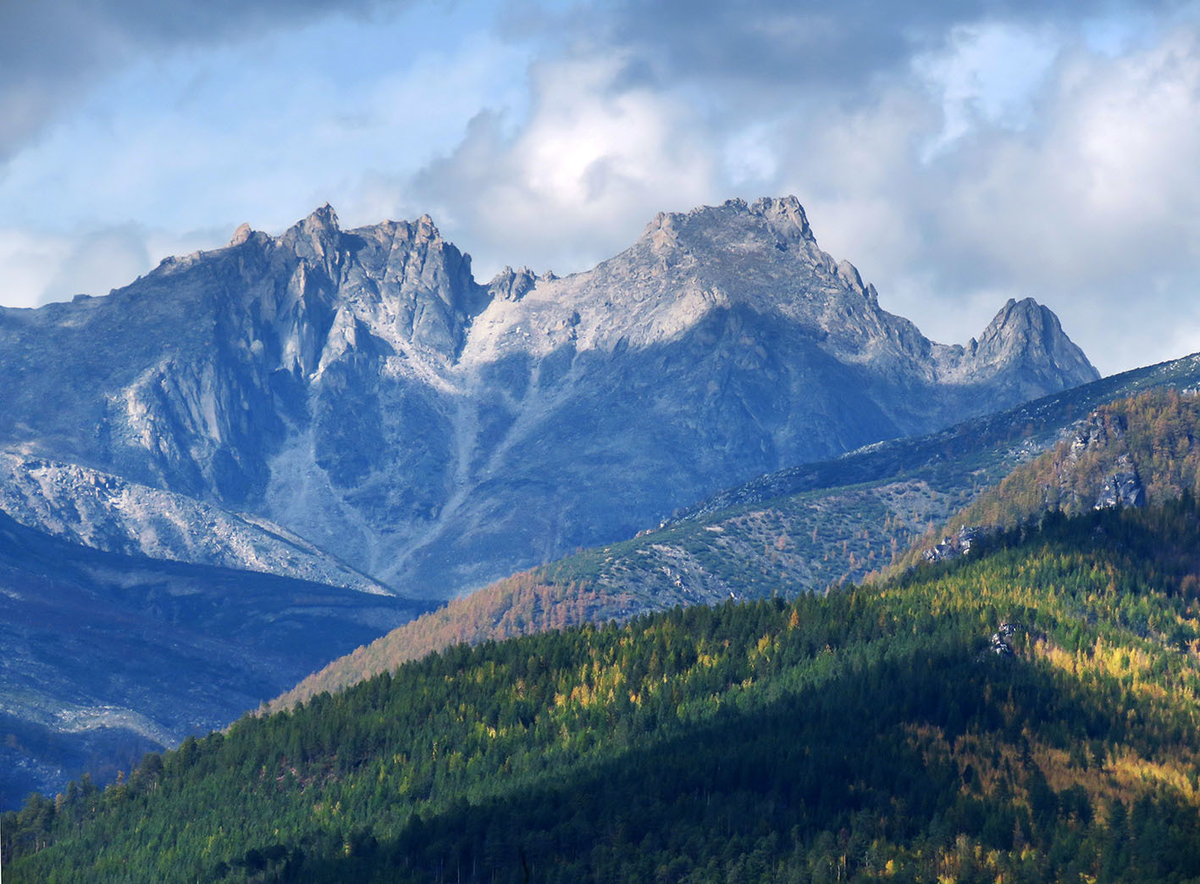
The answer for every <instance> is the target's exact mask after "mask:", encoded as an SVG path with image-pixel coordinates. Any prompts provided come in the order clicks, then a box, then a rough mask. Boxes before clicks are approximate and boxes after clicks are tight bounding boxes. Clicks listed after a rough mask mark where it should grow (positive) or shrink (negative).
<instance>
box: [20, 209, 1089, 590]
mask: <svg viewBox="0 0 1200 884" xmlns="http://www.w3.org/2000/svg"><path fill="white" fill-rule="evenodd" d="M1096 376H1097V375H1096V372H1095V370H1094V369H1093V368H1092V367H1091V365H1090V364H1089V363H1088V362H1087V359H1086V358H1085V357H1084V356H1083V354H1082V352H1080V351H1079V349H1078V348H1077V347H1075V346H1074V345H1073V344H1071V342H1070V341H1069V340H1068V339H1067V338H1066V336H1065V335H1064V334H1063V333H1062V330H1061V328H1060V327H1059V324H1058V321H1057V319H1055V318H1054V315H1053V314H1052V313H1051V312H1050V311H1049V310H1047V309H1046V308H1044V307H1041V306H1039V305H1037V304H1035V303H1034V302H1032V301H1029V300H1026V301H1022V302H1020V303H1015V302H1010V303H1009V304H1008V305H1006V306H1005V308H1004V309H1003V310H1002V311H1001V312H1000V314H999V315H998V316H997V317H996V319H995V320H994V321H993V322H992V324H991V325H990V326H989V327H988V329H987V330H985V332H984V334H983V335H982V336H981V337H980V340H979V342H978V343H974V344H972V345H970V346H968V347H966V348H964V347H958V346H956V347H948V346H944V345H941V344H936V343H934V342H931V341H929V340H928V339H926V338H925V337H924V336H923V335H921V333H920V332H919V331H918V330H917V328H916V326H914V325H913V324H912V323H911V322H909V321H907V320H905V319H902V318H900V317H897V316H894V315H892V314H890V313H888V312H887V311H885V310H883V309H882V308H881V307H880V306H879V302H878V296H877V293H876V291H875V289H874V288H873V287H872V286H870V285H867V284H864V282H863V281H862V279H861V277H860V275H859V273H858V271H857V270H855V268H854V267H853V266H852V265H850V264H849V263H847V262H840V263H839V262H837V261H834V260H833V259H832V258H831V257H830V256H829V255H827V254H826V253H825V252H823V251H821V250H820V248H819V247H818V246H817V243H816V240H815V238H814V236H813V232H812V230H811V228H810V226H809V223H808V220H807V218H806V217H805V214H804V210H803V208H802V207H801V206H800V204H799V203H798V202H797V201H796V200H795V199H794V198H790V197H789V198H785V199H764V200H758V201H756V202H754V203H746V202H744V201H741V200H731V201H729V202H727V203H725V204H723V205H720V206H709V207H702V208H699V209H696V210H694V211H692V212H688V213H667V214H661V215H659V216H657V217H656V218H655V219H654V220H653V221H651V223H650V224H649V225H648V226H647V228H646V230H645V232H644V234H643V235H642V236H641V237H640V238H639V239H638V240H637V241H636V242H635V243H634V244H633V245H632V246H630V248H628V249H627V250H625V251H624V252H622V253H621V254H619V255H617V256H615V257H613V258H611V259H609V260H607V261H604V262H603V263H601V264H600V265H598V266H597V267H596V268H594V269H593V270H590V271H587V272H585V273H578V274H574V275H572V276H568V277H565V278H561V279H560V278H557V277H554V276H553V275H551V274H546V275H543V276H540V277H539V276H536V275H535V274H534V273H533V272H532V271H530V270H528V269H527V268H522V269H521V270H517V271H514V270H505V271H504V272H502V273H501V274H500V275H498V276H497V277H496V279H494V280H492V281H491V282H490V283H489V284H487V285H483V284H480V283H478V282H476V281H475V279H474V277H473V276H472V273H471V268H470V257H469V256H468V255H466V254H464V253H462V252H460V251H459V250H458V249H457V248H456V247H455V246H453V245H452V244H450V243H448V242H446V241H445V240H444V239H443V238H442V236H441V235H440V233H439V232H438V230H437V228H436V226H435V225H434V224H433V222H432V221H431V220H430V219H429V218H428V217H422V218H420V219H418V220H417V221H415V222H391V221H389V222H385V223H383V224H378V225H373V226H369V227H363V228H358V229H355V230H349V231H344V230H342V229H341V228H340V226H339V223H338V219H337V216H336V214H335V213H334V212H333V210H332V209H331V208H330V207H329V206H324V207H322V208H320V209H318V210H317V211H316V212H314V213H313V214H312V215H310V216H309V217H308V218H306V219H304V220H303V221H301V222H299V223H298V224H296V225H295V226H293V227H292V228H291V229H289V230H287V231H286V232H285V233H283V234H282V235H281V236H278V237H272V236H269V235H267V234H265V233H262V232H259V231H254V230H251V229H250V228H249V227H248V226H243V227H241V228H239V229H238V231H237V232H236V233H235V235H234V236H233V238H232V240H231V241H230V244H229V245H228V246H226V247H225V248H222V249H217V250H215V251H212V252H205V253H198V254H194V255H190V256H187V257H183V258H172V259H168V260H166V261H164V262H163V263H162V264H161V265H160V266H159V267H158V268H156V269H155V270H154V271H153V272H151V273H149V274H148V275H146V276H145V277H143V278H141V279H139V280H137V281H136V282H134V283H132V284H131V285H129V286H127V287H125V288H123V289H120V290H117V291H115V292H114V293H112V294H111V295H110V296H108V297H104V298H84V299H79V300H78V301H77V302H73V303H70V304H51V305H48V306H46V307H43V308H41V309H38V310H33V311H29V310H0V387H2V388H3V389H5V390H7V391H11V392H10V395H9V398H8V399H7V401H6V403H5V408H4V409H3V411H0V446H4V447H7V448H8V449H9V450H11V451H14V452H21V456H31V457H41V458H45V459H48V460H54V461H56V462H67V463H74V464H78V465H81V466H83V467H86V468H87V469H90V470H94V471H99V472H103V473H107V474H113V475H118V476H121V477H123V478H124V479H126V480H128V481H131V482H134V483H138V484H140V485H142V486H146V487H153V488H157V489H161V490H164V491H169V492H172V493H174V494H178V495H185V496H190V497H194V498H197V499H199V500H203V501H204V502H206V503H207V504H209V505H211V506H216V507H221V508H225V509H228V510H234V511H239V512H241V511H245V512H250V513H253V514H255V516H256V517H261V518H266V519H269V520H271V521H273V522H275V523H277V524H279V525H281V526H283V527H284V528H286V529H288V530H289V531H291V532H294V533H295V534H297V535H299V536H301V537H304V538H306V539H307V540H308V541H310V542H311V543H313V544H315V545H316V546H317V547H320V548H321V549H323V550H325V551H328V552H330V553H333V554H334V555H335V556H337V557H339V558H340V559H343V560H345V561H346V562H348V563H349V564H350V565H351V566H352V567H353V568H355V569H358V570H360V571H363V572H365V573H367V574H369V575H371V577H373V578H376V579H379V580H382V581H383V582H385V583H387V584H389V585H390V586H392V587H395V588H398V589H400V590H402V591H404V592H408V593H413V594H420V595H423V596H427V597H444V596H448V595H451V594H454V593H456V592H460V591H462V590H464V589H467V588H470V587H472V586H476V585H480V584H482V583H484V582H486V581H487V580H489V579H492V578H495V577H498V576H501V575H503V574H507V573H510V572H511V571H512V570H514V569H516V568H519V567H522V566H526V565H529V564H531V563H535V562H537V561H541V560H545V559H548V558H551V557H554V556H556V555H558V554H560V553H562V552H564V551H566V550H570V549H574V548H575V547H577V546H580V545H592V544H596V543H599V542H603V541H608V540H614V539H618V538H621V537H625V536H632V535H633V534H634V533H636V531H637V530H638V529H640V528H644V527H646V526H647V525H652V524H656V523H657V522H658V521H659V520H660V519H661V518H662V517H664V516H665V515H668V514H669V513H670V512H671V511H672V510H674V509H676V508H678V507H681V506H686V505H688V504H691V503H693V502H694V501H696V500H698V499H700V498H702V497H704V496H705V495H708V494H711V493H712V492H714V491H716V490H718V489H720V488H723V487H728V486H730V485H732V484H735V483H737V482H740V481H744V480H747V479H749V478H751V477H753V476H755V475H758V474H761V473H765V472H768V471H770V470H774V469H778V468H780V467H782V466H788V465H793V464H798V463H803V462H806V461H811V460H814V459H820V458H827V457H830V456H833V455H836V454H839V453H841V452H843V451H846V450H849V449H852V448H855V447H858V446H860V445H863V444H867V443H870V442H874V441H877V440H881V439H886V438H892V437H896V436H901V435H908V434H913V433H919V432H925V431H929V430H933V429H935V428H938V427H941V426H944V425H946V424H948V423H951V422H954V421H957V420H960V419H962V418H965V417H967V416H970V415H974V414H979V413H983V412H986V411H992V410H996V409H999V408H1002V407H1006V406H1010V405H1014V404H1016V403H1018V402H1020V401H1024V400H1026V399H1028V398H1031V397H1034V396H1039V395H1043V394H1046V393H1050V392H1055V391H1057V390H1060V389H1063V388H1065V387H1068V386H1073V385H1076V384H1079V383H1082V382H1085V381H1088V380H1092V379H1093V378H1095V377H1096ZM47 403H53V406H54V407H52V408H48V407H47ZM4 506H5V507H6V509H7V511H9V512H14V514H15V512H16V510H17V509H19V508H20V507H19V506H17V505H16V504H12V505H11V506H9V505H7V504H5V505H4ZM25 510H26V511H28V510H30V507H25Z"/></svg>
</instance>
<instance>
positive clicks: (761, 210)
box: [747, 194, 816, 242]
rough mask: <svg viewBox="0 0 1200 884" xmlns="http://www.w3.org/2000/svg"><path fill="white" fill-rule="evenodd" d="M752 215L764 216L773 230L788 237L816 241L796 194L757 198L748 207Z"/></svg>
mask: <svg viewBox="0 0 1200 884" xmlns="http://www.w3.org/2000/svg"><path fill="white" fill-rule="evenodd" d="M747 211H748V212H749V213H750V214H751V215H759V216H761V217H762V218H764V219H765V220H766V221H767V222H768V223H769V224H770V225H771V228H772V229H773V230H775V231H776V232H778V233H782V234H784V235H785V236H788V237H796V238H799V239H804V240H809V241H811V242H816V240H815V239H814V238H813V234H812V228H811V227H809V225H808V216H807V215H805V214H804V207H803V206H802V205H800V200H798V199H796V197H795V196H792V195H790V194H789V195H788V196H784V197H763V198H761V199H757V200H755V201H754V202H753V203H751V204H750V205H749V206H748V207H747Z"/></svg>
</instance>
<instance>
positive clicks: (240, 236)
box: [229, 223, 254, 246]
mask: <svg viewBox="0 0 1200 884" xmlns="http://www.w3.org/2000/svg"><path fill="white" fill-rule="evenodd" d="M253 235H254V230H253V229H252V228H251V227H250V225H249V224H246V223H242V224H239V225H238V229H237V230H235V231H234V232H233V236H232V237H230V239H229V245H230V246H240V245H241V244H242V243H244V242H246V240H248V239H250V237H251V236H253Z"/></svg>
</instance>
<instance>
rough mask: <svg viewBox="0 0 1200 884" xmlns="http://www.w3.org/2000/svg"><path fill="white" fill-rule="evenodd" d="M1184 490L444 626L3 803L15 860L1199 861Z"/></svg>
mask: <svg viewBox="0 0 1200 884" xmlns="http://www.w3.org/2000/svg"><path fill="white" fill-rule="evenodd" d="M1198 551H1200V511H1198V508H1197V506H1196V504H1195V502H1194V500H1193V499H1192V497H1191V496H1190V495H1186V494H1185V495H1183V496H1182V497H1181V499H1179V500H1176V501H1174V502H1170V503H1168V504H1166V505H1164V506H1159V507H1151V508H1147V509H1122V510H1116V509H1113V510H1104V511H1098V512H1090V513H1087V514H1084V515H1082V516H1080V517H1077V518H1073V519H1070V518H1067V517H1065V516H1063V515H1061V514H1052V515H1051V516H1048V517H1047V518H1046V519H1045V520H1044V521H1043V524H1041V525H1040V526H1038V527H1036V528H1033V527H1029V526H1026V527H1023V528H1018V529H1016V530H1013V531H1010V532H1008V533H1005V534H1000V535H996V536H994V537H992V538H990V539H989V540H987V541H986V542H985V543H984V544H983V547H982V548H979V547H977V548H976V551H973V552H972V554H971V555H970V556H968V557H964V558H961V559H959V560H958V561H956V562H952V563H945V564H939V565H936V566H932V567H924V568H922V569H919V570H917V571H915V572H912V573H910V574H908V575H906V576H905V577H903V578H902V579H900V580H898V581H893V582H890V583H886V584H883V585H880V586H876V587H869V588H847V589H835V590H833V591H831V592H829V593H828V594H827V595H804V596H802V597H800V598H797V599H795V600H793V601H790V602H788V601H784V600H780V599H776V600H765V601H760V602H755V603H741V604H736V603H729V604H726V605H723V606H720V607H717V608H707V607H691V608H686V609H683V608H677V609H675V610H672V611H670V612H666V613H661V614H655V615H652V616H646V617H640V618H636V619H635V620H633V621H631V622H629V623H627V624H625V625H623V626H617V625H608V626H605V627H603V628H593V627H585V628H578V629H572V630H566V631H560V632H550V633H545V634H541V635H536V636H531V637H526V638H520V639H516V640H512V641H507V642H502V643H494V642H487V643H484V644H482V645H479V646H478V647H475V648H469V647H465V646H456V647H454V648H451V649H449V650H447V651H445V652H443V653H435V654H433V655H431V656H429V657H427V658H425V659H423V660H420V661H416V662H412V663H408V664H406V665H404V666H402V667H400V668H399V669H398V670H397V671H395V672H394V673H390V674H384V675H381V676H378V677H375V678H372V679H370V680H368V681H365V682H363V683H361V684H359V685H357V686H355V687H353V688H350V689H348V690H346V691H344V692H341V693H339V694H336V695H332V696H331V695H328V694H322V695H319V696H317V697H315V698H313V699H312V700H311V701H309V702H307V703H305V704H303V705H302V706H301V707H299V708H297V709H296V710H295V711H293V712H284V713H279V714H275V715H271V716H269V717H265V718H250V719H245V720H243V721H240V722H238V723H237V724H236V725H234V726H233V727H232V728H231V729H230V730H229V731H228V732H227V733H225V734H219V735H213V736H211V737H209V738H207V739H204V740H199V741H189V742H187V743H185V744H184V746H183V747H181V749H180V750H178V751H176V752H172V753H167V754H166V755H164V756H161V757H160V756H157V755H152V756H148V757H147V758H146V759H145V760H144V761H143V762H142V764H141V765H140V766H139V767H138V768H137V769H136V770H134V771H133V772H132V773H131V774H130V775H129V776H128V778H127V779H126V780H125V781H123V782H121V783H119V784H116V785H114V786H112V787H110V788H109V789H107V790H105V791H104V792H97V791H95V790H94V789H91V788H89V786H88V785H87V784H86V783H83V784H76V785H75V786H73V787H72V788H71V789H70V790H69V791H68V793H67V794H66V795H64V796H62V797H61V798H58V799H48V798H47V799H35V800H32V801H30V802H29V803H28V804H27V806H26V808H25V809H24V810H23V811H21V812H20V813H19V814H9V815H6V816H5V818H4V820H3V832H4V835H3V856H4V860H5V870H6V871H7V872H8V873H9V879H10V881H12V882H18V881H38V882H43V881H45V882H53V881H64V882H65V881H82V880H88V881H195V880H202V881H306V882H307V881H346V880H355V881H373V880H378V881H413V882H436V881H513V882H519V881H526V880H531V881H564V882H565V881H571V882H575V881H585V880H597V881H655V880H659V881H680V882H682V881H689V882H707V881H712V882H716V881H763V880H776V881H834V880H843V881H845V880H858V881H866V880H876V879H878V878H879V877H881V876H887V877H888V878H889V879H890V880H896V881H934V880H943V881H956V882H966V881H988V882H992V881H997V880H1000V881H1072V882H1077V881H1080V880H1097V881H1145V882H1153V881H1183V880H1189V879H1192V878H1195V877H1197V876H1200V815H1198V814H1197V809H1198V807H1200V792H1198V786H1200V747H1198V746H1197V745H1196V743H1195V740H1194V734H1195V733H1196V728H1197V725H1200V714H1198V711H1197V708H1196V702H1195V700H1196V691H1197V689H1198V688H1200V620H1198V618H1200V579H1198V578H1200V552H1198Z"/></svg>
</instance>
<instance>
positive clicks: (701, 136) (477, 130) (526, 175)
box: [413, 57, 717, 275]
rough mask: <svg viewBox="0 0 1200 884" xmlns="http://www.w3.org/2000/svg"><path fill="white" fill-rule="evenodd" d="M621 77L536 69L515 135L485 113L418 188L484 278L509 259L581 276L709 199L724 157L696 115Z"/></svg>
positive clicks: (566, 66)
mask: <svg viewBox="0 0 1200 884" xmlns="http://www.w3.org/2000/svg"><path fill="white" fill-rule="evenodd" d="M621 70H622V65H621V59H618V58H612V57H582V58H575V59H570V60H560V61H555V62H552V63H544V64H542V65H540V66H538V67H537V68H536V69H535V70H534V72H533V74H532V76H533V86H532V106H531V110H530V116H529V118H528V120H527V121H526V122H525V123H524V125H522V126H520V127H519V128H518V130H517V131H516V133H515V134H509V133H508V132H507V131H506V129H510V128H511V127H509V126H507V125H506V121H505V119H504V118H503V117H502V116H499V115H496V114H492V113H485V114H482V115H480V116H479V117H477V118H476V119H475V120H474V121H473V123H472V125H471V127H470V130H469V132H468V134H467V137H466V139H464V141H463V142H462V144H460V145H459V146H458V148H457V150H456V151H455V152H454V153H453V154H452V155H450V156H448V157H447V158H445V159H443V160H441V161H438V162H436V163H433V164H431V165H430V166H429V167H428V168H426V169H425V170H424V171H423V172H422V173H421V175H419V176H418V177H417V179H416V180H415V181H414V183H413V187H414V189H415V193H416V195H417V196H418V197H419V198H420V199H421V200H422V202H423V204H424V205H427V206H429V207H430V209H429V211H431V212H434V213H436V217H437V218H438V219H439V221H440V222H441V223H442V225H443V227H444V228H445V229H446V231H447V232H449V233H451V234H452V235H453V236H454V237H455V239H456V240H457V241H458V242H459V243H460V244H462V245H463V246H464V247H467V248H470V249H471V250H472V251H473V252H475V253H476V254H477V255H482V260H481V261H480V265H481V267H480V269H481V271H482V273H483V274H484V275H487V274H489V273H490V272H492V271H494V270H497V269H499V266H500V264H501V263H504V262H508V263H512V262H517V263H530V264H531V265H536V266H537V267H538V268H540V269H550V268H551V266H553V268H554V269H556V270H558V271H559V272H561V271H562V270H563V268H564V267H566V268H567V269H569V270H577V269H582V268H583V267H584V266H586V265H587V264H588V263H589V262H591V261H594V260H598V259H600V258H603V257H607V256H608V255H610V254H612V253H613V252H614V251H616V250H618V249H620V248H623V247H624V246H626V245H628V244H629V243H630V242H631V241H632V239H633V237H634V236H636V235H637V233H639V232H640V229H641V226H642V225H643V224H644V223H645V222H646V221H648V220H649V218H650V217H651V216H653V215H654V213H656V212H658V211H661V210H663V209H666V208H688V207H691V206H692V205H694V204H696V203H698V202H703V201H705V200H706V199H712V198H713V195H714V193H716V192H717V189H716V188H715V187H714V182H713V176H714V169H715V165H716V158H715V157H714V155H713V149H712V147H711V146H710V143H709V141H710V139H708V138H707V137H706V135H705V133H704V132H703V131H702V130H701V128H700V127H701V123H700V121H699V120H697V119H696V115H695V113H694V112H693V110H692V109H691V108H690V107H689V106H688V105H687V103H686V102H684V101H682V100H680V99H679V98H677V97H674V96H672V95H670V94H669V93H662V92H658V91H653V90H651V89H649V88H646V87H641V86H633V87H623V86H622V85H621V84H620V82H619V75H620V74H621ZM501 253H503V254H504V255H505V256H507V257H505V258H503V259H501V258H500V257H499V256H500V255H501ZM493 256H494V257H493Z"/></svg>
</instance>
